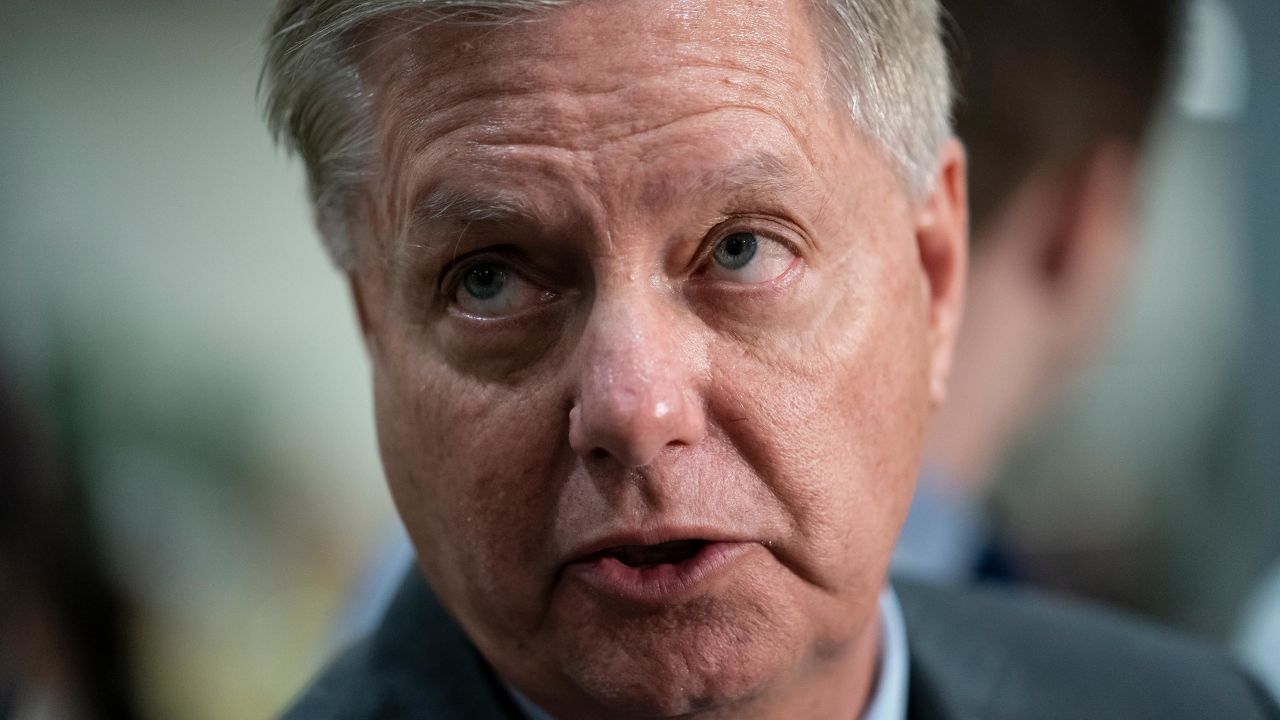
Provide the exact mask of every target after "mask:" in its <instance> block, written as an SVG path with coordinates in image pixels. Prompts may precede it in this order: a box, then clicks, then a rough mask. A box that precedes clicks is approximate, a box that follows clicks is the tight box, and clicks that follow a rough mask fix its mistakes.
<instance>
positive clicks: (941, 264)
mask: <svg viewBox="0 0 1280 720" xmlns="http://www.w3.org/2000/svg"><path fill="white" fill-rule="evenodd" d="M916 244H917V248H918V250H919V257H920V267H921V270H922V271H923V272H922V278H923V282H924V284H925V287H924V292H925V300H926V302H927V307H928V327H929V352H930V367H929V394H930V399H931V401H932V402H933V404H934V405H935V406H937V405H939V404H941V403H942V401H943V399H944V398H945V397H946V394H947V377H948V375H949V374H950V372H951V356H952V353H953V352H954V349H955V343H956V336H957V335H958V333H959V330H960V318H961V314H962V312H963V309H964V287H965V274H966V271H967V265H968V254H969V253H968V246H969V207H968V186H967V179H966V177H965V153H964V147H963V146H962V145H961V144H960V142H959V141H958V140H956V139H955V138H951V139H950V140H948V141H947V142H946V143H944V144H943V146H942V148H941V149H940V151H939V153H938V172H937V175H936V176H935V181H934V186H933V188H932V189H931V190H930V191H929V194H928V195H927V196H926V197H925V199H924V201H923V202H922V203H921V204H920V206H919V211H918V215H917V220H916Z"/></svg>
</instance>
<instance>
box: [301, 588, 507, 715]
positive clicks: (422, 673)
mask: <svg viewBox="0 0 1280 720" xmlns="http://www.w3.org/2000/svg"><path fill="white" fill-rule="evenodd" d="M281 717H282V720H391V719H392V718H395V719H397V720H399V719H401V718H404V719H413V718H430V719H431V720H507V719H508V718H515V717H519V716H518V714H517V712H516V710H515V708H514V704H513V703H512V701H511V699H510V697H509V696H508V695H507V694H506V692H505V691H504V690H503V689H502V687H501V685H500V683H499V682H498V681H497V679H496V678H495V677H494V675H493V673H492V671H491V670H490V669H489V667H488V665H487V664H486V663H485V662H484V660H483V658H481V656H480V654H479V652H478V651H476V649H475V648H474V646H472V645H471V642H470V641H469V640H468V639H467V638H466V636H465V635H464V634H463V632H462V630H461V629H460V628H458V626H457V625H456V624H454V622H453V620H452V619H451V618H450V617H449V615H448V614H447V613H446V612H445V610H444V608H443V607H441V606H440V603H439V602H438V601H437V600H436V599H435V597H434V596H433V595H432V593H431V591H430V590H429V589H428V588H427V585H426V583H425V582H424V581H423V580H422V579H421V577H419V576H418V574H417V573H416V572H411V573H410V574H409V575H408V577H406V579H405V581H404V584H403V585H402V587H401V589H400V591H399V593H398V594H397V596H396V598H395V600H394V602H392V604H391V607H390V608H389V609H388V610H387V613H386V615H385V617H384V618H383V620H382V623H381V624H380V625H379V627H378V628H377V630H375V631H374V633H373V634H372V635H370V636H369V637H367V638H365V639H364V640H361V641H360V642H358V643H356V644H355V645H353V646H352V647H351V648H350V649H348V650H347V651H346V652H345V653H343V654H342V655H341V656H340V657H339V658H338V659H337V660H336V661H334V662H333V663H332V664H330V665H329V667H328V668H326V669H325V670H324V672H322V673H321V674H320V675H319V676H318V677H317V678H316V679H315V680H314V681H313V682H312V683H311V684H310V685H309V686H308V687H307V688H306V689H305V690H304V691H303V692H302V693H301V694H300V695H299V696H298V698H297V699H296V700H295V701H294V702H293V704H292V705H291V706H290V707H289V708H288V709H287V710H285V712H284V713H283V714H282V716H281Z"/></svg>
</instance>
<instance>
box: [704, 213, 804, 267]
mask: <svg viewBox="0 0 1280 720" xmlns="http://www.w3.org/2000/svg"><path fill="white" fill-rule="evenodd" d="M767 225H772V226H774V227H777V226H779V225H784V223H781V222H779V221H777V220H773V219H769V218H765V217H763V216H760V215H739V216H735V217H732V218H729V219H728V220H724V221H722V222H720V223H718V224H717V225H716V226H715V227H713V228H712V229H711V231H710V232H708V233H707V240H706V241H705V242H703V244H702V247H701V248H699V249H698V252H697V254H695V255H694V257H693V261H692V263H691V267H692V268H693V271H692V272H693V273H695V274H696V273H697V272H698V271H699V270H700V269H701V268H702V267H704V266H705V265H706V264H707V262H708V261H710V260H711V254H712V253H714V252H715V250H716V248H717V247H718V246H719V245H720V243H721V242H722V241H723V240H724V239H725V238H727V237H729V236H731V235H734V234H737V233H744V232H745V233H751V234H753V235H758V236H759V237H760V238H761V239H762V240H767V241H770V242H776V243H778V244H779V245H782V246H783V247H785V248H786V249H787V250H788V251H789V252H790V253H791V254H792V255H795V256H796V257H800V256H801V252H800V245H801V244H802V243H800V242H797V241H795V240H792V239H791V238H788V237H786V235H785V234H784V233H782V232H779V231H777V230H774V229H771V228H769V227H766V226H767ZM792 233H793V234H797V233H796V231H794V230H793V231H792Z"/></svg>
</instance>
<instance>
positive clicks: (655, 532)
mask: <svg viewBox="0 0 1280 720" xmlns="http://www.w3.org/2000/svg"><path fill="white" fill-rule="evenodd" d="M679 540H701V541H703V542H709V543H711V542H749V540H747V539H746V538H744V537H742V536H741V535H739V534H735V533H732V532H729V531H726V530H724V529H717V528H711V527H699V526H686V527H660V528H651V529H645V530H623V531H617V532H611V533H608V534H605V535H600V536H598V537H595V538H592V539H590V540H587V541H586V542H583V543H581V544H579V545H576V546H575V547H574V548H573V549H572V550H571V551H570V552H569V553H568V554H567V556H566V557H567V559H566V561H565V562H566V563H574V562H580V561H582V560H586V559H588V558H590V557H592V556H593V555H596V554H598V553H602V552H604V551H606V550H608V549H610V548H615V547H619V546H622V545H659V544H662V543H668V542H676V541H679Z"/></svg>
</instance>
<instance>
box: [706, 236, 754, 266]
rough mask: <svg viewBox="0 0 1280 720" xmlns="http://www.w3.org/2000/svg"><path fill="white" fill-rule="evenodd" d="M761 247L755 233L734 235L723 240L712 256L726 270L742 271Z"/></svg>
mask: <svg viewBox="0 0 1280 720" xmlns="http://www.w3.org/2000/svg"><path fill="white" fill-rule="evenodd" d="M759 246H760V241H759V239H758V238H756V235H755V233H749V232H739V233H734V234H732V235H730V236H728V237H726V238H725V239H723V240H721V241H720V244H719V245H717V246H716V249H715V251H713V252H712V253H711V256H712V257H713V258H715V261H716V262H717V263H719V264H720V266H721V267H724V268H725V269H728V270H740V269H742V268H743V267H746V265H747V263H749V262H751V260H752V259H753V258H755V256H756V250H757V249H758V248H759Z"/></svg>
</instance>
